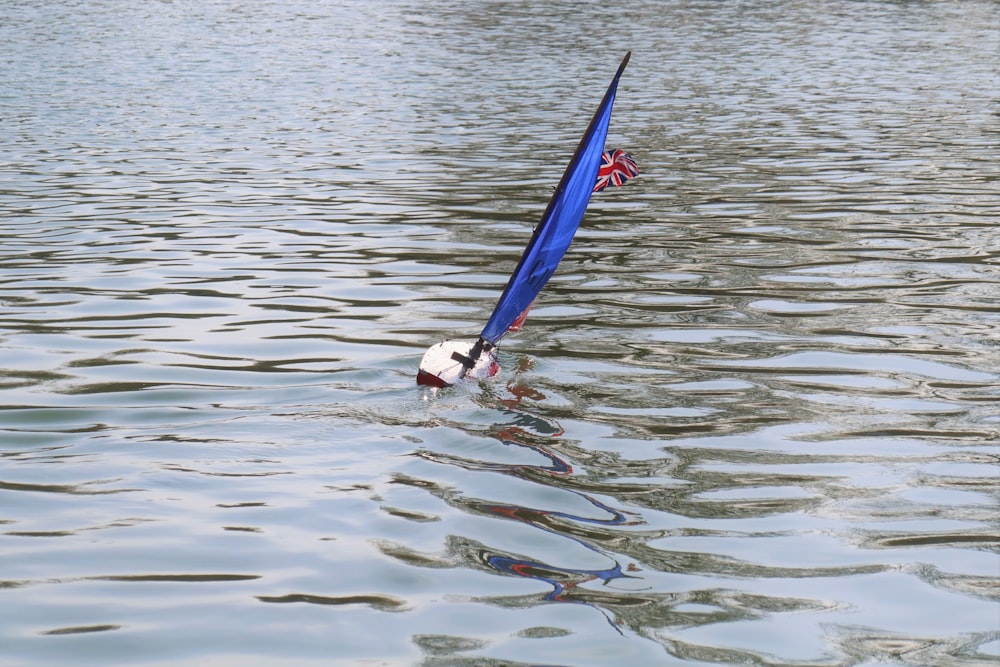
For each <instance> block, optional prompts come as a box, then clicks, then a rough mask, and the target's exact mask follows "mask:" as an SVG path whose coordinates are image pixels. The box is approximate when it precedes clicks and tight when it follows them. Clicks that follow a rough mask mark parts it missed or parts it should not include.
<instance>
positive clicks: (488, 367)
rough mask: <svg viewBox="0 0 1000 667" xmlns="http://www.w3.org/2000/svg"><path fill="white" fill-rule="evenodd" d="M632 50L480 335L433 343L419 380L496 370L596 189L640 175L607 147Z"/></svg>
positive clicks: (439, 381)
mask: <svg viewBox="0 0 1000 667" xmlns="http://www.w3.org/2000/svg"><path fill="white" fill-rule="evenodd" d="M631 55H632V52H631V51H630V52H628V53H626V54H625V57H624V58H623V59H622V62H621V64H620V65H619V66H618V72H617V73H616V74H615V76H614V78H613V79H612V80H611V84H610V85H609V86H608V90H607V92H606V93H605V94H604V98H603V99H602V100H601V103H600V105H599V106H598V107H597V111H596V112H595V113H594V117H593V118H592V119H591V121H590V125H589V126H588V127H587V131H586V132H584V134H583V138H582V139H581V140H580V145H579V146H577V149H576V152H575V153H573V157H572V158H571V159H570V161H569V165H567V167H566V171H565V172H563V176H562V179H561V180H560V181H559V185H558V187H557V188H556V191H555V193H554V194H553V195H552V198H551V199H550V200H549V204H548V206H547V207H546V209H545V213H544V214H542V219H541V221H540V222H539V223H538V226H537V227H535V230H534V232H533V233H532V236H531V240H530V241H529V242H528V246H527V247H526V248H525V250H524V253H523V254H522V255H521V259H520V261H519V262H518V264H517V268H516V269H514V272H513V273H512V274H511V276H510V278H509V279H508V281H507V286H506V287H505V288H504V291H503V294H501V295H500V299H499V300H498V301H497V305H496V307H495V308H494V309H493V314H492V315H490V319H489V320H488V321H487V322H486V326H484V327H483V330H482V332H481V333H480V334H479V338H478V339H477V340H475V341H469V340H465V341H461V340H446V341H444V342H442V343H438V344H437V345H434V346H432V347H431V348H430V349H429V350H427V352H426V353H425V354H424V357H423V359H422V360H421V362H420V370H419V371H418V372H417V384H421V385H427V386H431V387H447V386H449V385H453V384H455V383H457V382H460V381H462V380H464V379H479V378H485V377H491V376H493V375H495V374H496V373H497V372H498V371H499V368H500V367H499V364H498V363H497V360H496V351H497V345H498V344H499V342H500V340H501V339H502V338H503V337H504V336H506V335H507V334H508V333H512V332H516V331H520V329H521V326H522V325H523V324H524V320H525V318H527V316H528V311H529V310H531V305H532V304H533V303H534V301H535V297H537V296H538V293H539V292H541V290H542V288H543V287H544V286H545V283H547V282H548V281H549V278H551V277H552V274H553V273H555V270H556V267H557V266H558V265H559V262H560V260H562V258H563V255H565V254H566V250H567V249H568V248H569V245H570V243H571V242H572V241H573V235H574V234H576V230H577V228H579V226H580V221H581V220H582V219H583V214H584V212H585V211H586V210H587V204H588V203H589V202H590V196H591V194H593V193H594V192H597V191H600V190H603V189H604V188H605V187H607V186H608V185H615V186H618V185H622V184H623V183H624V182H625V181H627V180H628V179H629V178H632V177H634V176H636V175H638V173H639V170H638V168H637V167H636V164H635V161H634V160H632V158H631V157H630V156H629V155H628V153H626V152H625V151H623V150H621V149H616V150H614V151H606V150H605V149H604V144H605V142H606V141H607V137H608V126H609V124H610V122H611V109H612V107H613V106H614V103H615V94H616V93H617V91H618V80H619V79H620V78H621V75H622V72H624V71H625V66H626V65H628V61H629V58H630V57H631Z"/></svg>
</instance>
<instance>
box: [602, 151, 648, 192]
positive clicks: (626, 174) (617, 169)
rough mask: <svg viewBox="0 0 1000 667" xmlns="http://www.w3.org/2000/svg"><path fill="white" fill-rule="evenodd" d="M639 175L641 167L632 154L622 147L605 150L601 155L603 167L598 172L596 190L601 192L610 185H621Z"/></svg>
mask: <svg viewBox="0 0 1000 667" xmlns="http://www.w3.org/2000/svg"><path fill="white" fill-rule="evenodd" d="M638 175H639V167H638V165H636V163H635V160H633V159H632V156H631V155H629V154H628V153H626V152H625V151H623V150H622V149H620V148H616V149H614V150H613V151H604V154H603V155H602V156H601V167H600V170H599V171H598V172H597V185H595V186H594V192H600V191H601V190H603V189H604V188H606V187H608V186H609V185H614V186H615V187H621V186H622V185H623V184H624V183H625V181H627V180H629V179H630V178H635V177H636V176H638Z"/></svg>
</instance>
